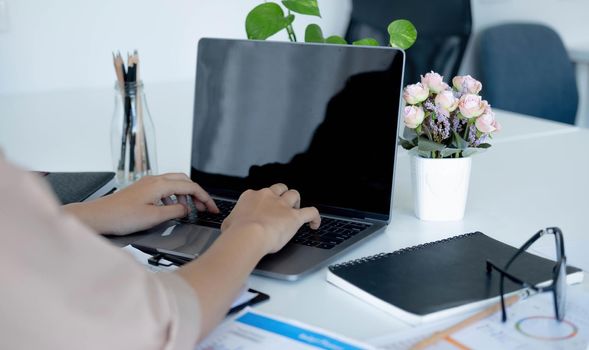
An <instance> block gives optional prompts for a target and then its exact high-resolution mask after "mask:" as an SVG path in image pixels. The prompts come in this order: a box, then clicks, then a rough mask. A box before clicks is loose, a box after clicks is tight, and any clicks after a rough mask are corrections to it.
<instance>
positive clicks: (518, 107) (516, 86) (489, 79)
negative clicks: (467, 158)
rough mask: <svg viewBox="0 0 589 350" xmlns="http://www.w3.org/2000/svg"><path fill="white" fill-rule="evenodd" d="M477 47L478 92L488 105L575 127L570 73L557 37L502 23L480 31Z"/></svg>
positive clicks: (538, 29) (542, 27)
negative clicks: (479, 87) (482, 95)
mask: <svg viewBox="0 0 589 350" xmlns="http://www.w3.org/2000/svg"><path fill="white" fill-rule="evenodd" d="M479 43H480V50H479V61H480V67H479V68H480V71H481V80H482V82H483V90H484V91H483V94H484V96H485V98H486V99H487V100H488V101H489V103H491V105H492V106H493V107H497V108H501V109H505V110H509V111H513V112H518V113H523V114H529V115H533V116H537V117H541V118H545V119H550V120H554V121H559V122H563V123H568V124H575V116H576V114H577V105H578V101H579V95H578V91H577V82H576V78H575V69H574V66H573V63H572V62H571V60H570V59H569V56H568V54H567V51H566V49H565V47H564V45H563V43H562V40H561V39H560V36H559V35H558V33H556V32H555V31H554V30H552V29H551V28H549V27H547V26H545V25H542V24H532V23H512V24H503V25H499V26H494V27H491V28H489V29H487V30H485V31H483V32H482V33H481V36H480V41H479Z"/></svg>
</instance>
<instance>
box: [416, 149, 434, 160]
mask: <svg viewBox="0 0 589 350" xmlns="http://www.w3.org/2000/svg"><path fill="white" fill-rule="evenodd" d="M417 154H419V156H420V157H421V158H431V157H432V154H431V152H426V151H421V150H418V151H417Z"/></svg>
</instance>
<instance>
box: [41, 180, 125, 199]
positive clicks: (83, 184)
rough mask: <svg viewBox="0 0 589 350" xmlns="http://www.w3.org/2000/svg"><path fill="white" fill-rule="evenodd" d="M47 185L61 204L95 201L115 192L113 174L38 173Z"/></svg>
mask: <svg viewBox="0 0 589 350" xmlns="http://www.w3.org/2000/svg"><path fill="white" fill-rule="evenodd" d="M38 174H40V175H41V176H43V178H44V179H45V180H46V181H47V182H48V183H49V185H50V186H51V188H52V189H53V192H54V193H55V195H56V196H57V198H58V199H59V201H60V202H61V204H64V205H65V204H70V203H78V202H83V201H88V200H92V199H96V198H99V197H102V196H105V195H107V194H110V193H112V192H114V190H116V188H115V179H114V176H115V174H114V173H113V172H71V173H53V172H49V173H48V172H38Z"/></svg>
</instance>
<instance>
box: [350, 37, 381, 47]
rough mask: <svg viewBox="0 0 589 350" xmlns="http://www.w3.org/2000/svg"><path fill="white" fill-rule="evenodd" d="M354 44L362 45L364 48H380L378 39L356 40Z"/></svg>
mask: <svg viewBox="0 0 589 350" xmlns="http://www.w3.org/2000/svg"><path fill="white" fill-rule="evenodd" d="M352 44H354V45H362V46H380V44H379V43H378V41H376V39H372V38H364V39H360V40H356V41H354V42H353V43H352Z"/></svg>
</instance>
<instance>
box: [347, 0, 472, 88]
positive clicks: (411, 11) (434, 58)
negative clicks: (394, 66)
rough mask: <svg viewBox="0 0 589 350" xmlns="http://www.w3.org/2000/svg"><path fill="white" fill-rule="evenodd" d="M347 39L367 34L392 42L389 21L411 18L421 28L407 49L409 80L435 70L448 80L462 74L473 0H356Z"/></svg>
mask: <svg viewBox="0 0 589 350" xmlns="http://www.w3.org/2000/svg"><path fill="white" fill-rule="evenodd" d="M352 6H353V7H352V14H351V18H350V24H349V26H348V31H347V34H346V39H347V40H348V41H349V42H351V41H354V40H358V39H362V38H365V37H372V38H375V39H376V40H378V41H379V42H380V44H381V45H388V42H389V34H388V32H387V26H388V24H389V23H390V22H391V21H393V20H395V19H401V18H404V19H408V20H410V21H411V22H413V24H414V25H415V27H416V28H417V33H418V35H417V41H416V42H415V45H413V46H412V47H411V48H409V49H408V50H407V60H406V68H405V83H406V84H407V83H415V82H417V81H419V76H420V75H421V74H425V73H427V72H429V71H431V70H434V71H436V72H438V73H440V74H441V75H442V76H444V78H445V79H446V80H450V79H452V77H454V76H455V75H457V74H458V69H459V68H460V63H461V62H462V57H463V56H464V51H465V50H466V45H467V43H468V39H469V37H470V33H471V27H472V15H471V7H470V0H443V1H442V0H419V1H401V0H353V1H352Z"/></svg>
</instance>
